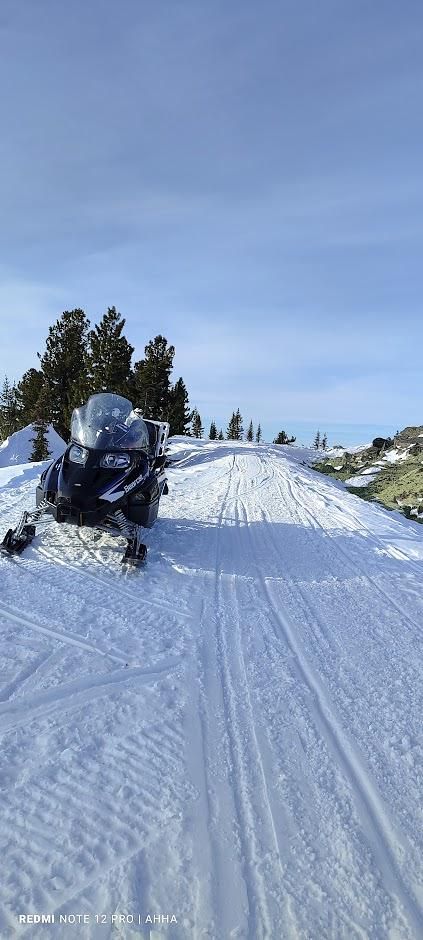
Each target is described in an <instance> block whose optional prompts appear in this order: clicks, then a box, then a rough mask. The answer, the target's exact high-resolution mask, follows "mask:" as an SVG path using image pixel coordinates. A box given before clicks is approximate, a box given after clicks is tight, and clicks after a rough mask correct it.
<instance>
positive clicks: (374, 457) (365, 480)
mask: <svg viewBox="0 0 423 940" xmlns="http://www.w3.org/2000/svg"><path fill="white" fill-rule="evenodd" d="M313 467H314V469H315V470H318V471H319V472H321V473H325V474H327V475H328V476H332V477H334V478H335V479H337V480H342V481H343V482H344V483H345V486H346V487H347V489H348V490H349V491H350V492H351V493H354V494H356V495H357V496H361V497H362V498H363V499H366V500H369V501H376V502H379V503H381V504H382V505H383V506H385V507H386V508H387V509H399V510H401V512H403V513H404V515H406V516H409V517H411V518H414V519H416V520H417V521H418V522H421V521H423V425H420V426H418V427H408V428H404V430H403V431H401V432H400V433H398V434H397V435H396V436H395V437H394V438H393V440H392V442H390V443H388V445H387V446H386V447H383V448H382V449H381V448H377V447H372V446H371V447H366V448H360V449H355V451H347V450H341V449H338V450H332V451H330V452H329V453H328V456H327V457H323V455H320V456H319V459H318V460H317V461H316V462H315V463H314V464H313Z"/></svg>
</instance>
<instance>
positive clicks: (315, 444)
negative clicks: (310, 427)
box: [313, 431, 320, 450]
mask: <svg viewBox="0 0 423 940" xmlns="http://www.w3.org/2000/svg"><path fill="white" fill-rule="evenodd" d="M313 447H314V448H315V450H320V431H318V432H317V434H316V437H315V438H314V444H313Z"/></svg>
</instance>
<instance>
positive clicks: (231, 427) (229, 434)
mask: <svg viewBox="0 0 423 940" xmlns="http://www.w3.org/2000/svg"><path fill="white" fill-rule="evenodd" d="M235 433H236V415H235V412H234V411H233V412H232V414H231V417H230V419H229V424H228V428H227V431H226V438H227V440H228V441H234V440H235V439H236V438H235Z"/></svg>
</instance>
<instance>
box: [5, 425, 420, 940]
mask: <svg viewBox="0 0 423 940" xmlns="http://www.w3.org/2000/svg"><path fill="white" fill-rule="evenodd" d="M172 459H173V460H174V461H175V463H174V464H173V466H172V467H171V468H169V471H168V477H169V496H168V497H163V499H162V502H161V507H160V515H159V520H158V522H157V524H156V526H155V527H154V529H152V530H151V531H149V532H148V533H147V537H146V541H147V543H148V545H149V555H148V561H147V565H146V567H145V569H144V570H139V571H135V570H125V569H124V568H123V567H122V566H121V565H120V563H119V562H120V557H121V554H122V551H123V547H124V545H123V541H122V540H113V539H112V538H110V537H109V536H106V535H103V536H102V537H101V539H100V540H99V541H94V539H93V534H92V533H91V532H89V531H87V530H78V529H76V528H73V527H68V526H59V525H57V524H55V523H54V522H53V521H50V522H47V523H46V524H45V525H44V527H43V532H42V534H40V535H38V536H37V538H36V539H35V541H34V542H33V544H32V546H31V547H30V548H29V549H28V550H27V552H26V553H25V554H23V555H22V556H21V557H16V558H14V559H9V558H4V557H1V558H0V584H1V594H0V627H1V634H2V657H1V670H2V673H1V678H2V682H1V696H0V698H1V704H0V734H1V741H0V746H1V754H2V762H1V777H0V785H1V817H2V823H1V830H0V845H1V858H2V877H1V882H0V905H1V914H0V936H1V937H2V938H8V937H15V936H19V937H20V936H23V937H28V938H31V940H32V938H41V937H43V938H44V937H57V938H61V937H64V938H68V937H71V938H72V937H75V938H78V940H79V938H101V940H103V938H109V937H110V938H116V937H117V938H126V937H128V938H132V937H137V936H142V937H151V938H153V937H154V938H158V937H167V938H169V940H170V938H172V940H182V938H183V940H186V938H213V940H227V938H233V940H244V938H248V940H261V938H272V940H273V938H275V940H279V938H281V940H291V938H301V940H320V938H333V940H343V938H344V940H354V938H357V940H363V938H371V940H375V938H384V940H385V938H389V940H399V938H401V940H402V938H404V940H405V938H414V940H417V938H420V937H422V936H423V916H422V900H423V891H422V883H423V880H422V875H423V871H422V868H423V863H422V844H423V839H422V828H421V824H422V779H423V773H422V744H423V737H422V723H421V722H422V714H423V701H422V697H423V696H422V656H421V651H422V622H423V600H422V590H421V588H422V578H421V575H422V568H423V528H422V527H421V526H418V525H417V524H416V523H412V522H407V521H405V520H404V521H401V519H400V518H398V517H397V516H393V515H391V514H389V513H388V512H386V511H384V510H383V509H380V508H378V507H376V506H374V505H370V504H368V503H365V502H362V501H360V500H359V499H358V498H356V497H354V496H351V495H350V494H348V493H347V492H345V491H344V490H342V488H340V487H339V486H337V485H336V484H334V483H333V482H332V481H330V480H328V479H327V478H326V477H323V476H322V475H319V474H316V473H313V472H312V471H310V470H308V469H307V468H306V467H304V466H303V465H302V463H301V452H295V451H294V450H290V449H289V448H283V447H274V446H269V445H266V444H262V445H253V444H251V445H249V444H245V443H239V444H235V443H232V442H224V443H220V442H213V443H208V442H201V441H192V440H188V439H182V438H179V439H173V444H172ZM39 472H40V467H39V466H38V467H37V466H34V465H33V464H31V465H29V466H24V467H16V470H15V475H13V474H12V475H11V471H10V468H9V469H8V470H4V471H2V478H1V479H0V525H1V530H2V531H3V530H4V531H5V530H6V529H7V528H8V527H9V526H11V525H13V524H16V521H17V519H18V517H19V513H20V511H21V510H22V509H23V508H24V507H28V506H30V505H32V503H33V498H34V487H35V481H36V478H37V476H38V474H39ZM41 528H42V527H41V526H40V529H39V532H40V533H41ZM35 913H39V914H41V913H44V914H48V913H54V914H55V917H56V923H55V924H54V925H50V926H48V925H44V926H36V925H34V924H32V925H31V924H26V925H21V926H19V924H18V917H19V915H20V914H35ZM60 914H62V915H69V914H86V915H88V918H87V919H88V920H89V923H88V924H86V925H79V926H70V925H69V924H66V925H65V924H63V923H62V924H59V923H58V918H59V915H60ZM96 914H99V915H104V916H105V921H106V922H105V923H104V924H102V923H101V917H100V923H97V922H96V920H95V915H96ZM112 915H115V916H116V915H124V916H126V917H127V918H130V917H131V916H134V917H135V919H136V920H137V919H138V915H140V918H139V919H140V920H141V923H140V924H138V922H137V923H135V924H133V925H131V924H130V923H125V924H121V925H120V926H119V925H117V924H114V925H112V923H111V918H112ZM158 915H163V916H166V915H168V916H169V918H170V919H171V918H172V917H173V918H174V920H173V923H169V924H168V926H166V925H163V926H159V925H158V923H157V921H156V924H155V925H154V926H152V925H151V920H150V921H149V920H148V918H149V917H150V918H151V919H152V918H153V917H154V916H156V917H157V916H158ZM175 919H176V921H177V923H175Z"/></svg>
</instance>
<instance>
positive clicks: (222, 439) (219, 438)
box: [217, 428, 225, 441]
mask: <svg viewBox="0 0 423 940" xmlns="http://www.w3.org/2000/svg"><path fill="white" fill-rule="evenodd" d="M217 439H218V441H224V440H225V435H224V433H223V431H222V428H221V429H220V431H219V434H218V435H217Z"/></svg>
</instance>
